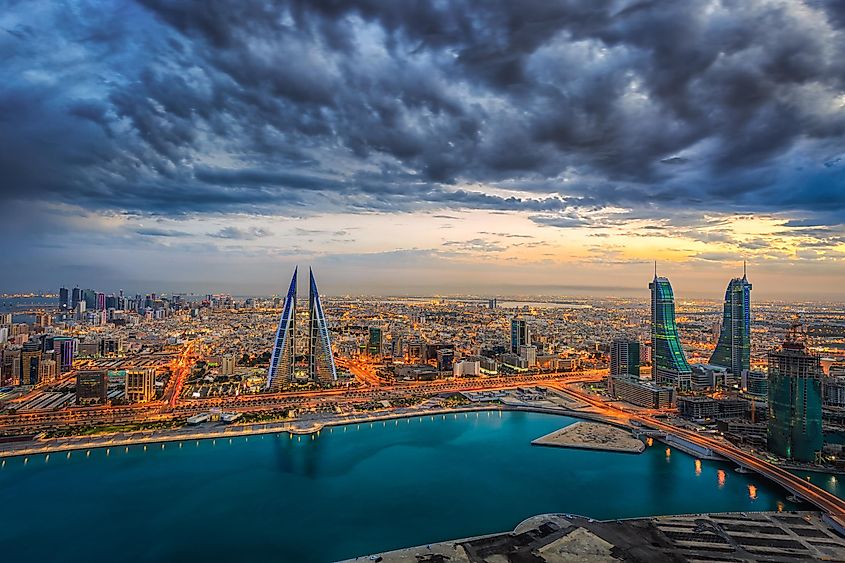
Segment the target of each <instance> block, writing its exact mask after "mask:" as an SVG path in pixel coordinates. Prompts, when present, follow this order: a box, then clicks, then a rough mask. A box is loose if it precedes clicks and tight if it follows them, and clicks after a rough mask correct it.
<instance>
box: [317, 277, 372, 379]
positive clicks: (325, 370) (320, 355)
mask: <svg viewBox="0 0 845 563" xmlns="http://www.w3.org/2000/svg"><path fill="white" fill-rule="evenodd" d="M308 278H309V282H308V287H309V289H308V378H309V379H311V380H312V381H318V382H320V383H334V382H335V381H337V368H336V366H335V363H334V354H333V353H332V343H331V340H330V339H329V325H328V322H327V321H326V315H325V314H324V313H323V304H322V302H321V301H320V292H319V291H317V282H316V281H314V272H313V271H311V269H310V268H309V269H308ZM380 342H381V339H379V343H380Z"/></svg>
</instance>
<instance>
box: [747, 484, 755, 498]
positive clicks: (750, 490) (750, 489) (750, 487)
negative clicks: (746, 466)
mask: <svg viewBox="0 0 845 563" xmlns="http://www.w3.org/2000/svg"><path fill="white" fill-rule="evenodd" d="M748 498H750V499H751V500H757V487H755V486H754V485H752V484H751V483H748Z"/></svg>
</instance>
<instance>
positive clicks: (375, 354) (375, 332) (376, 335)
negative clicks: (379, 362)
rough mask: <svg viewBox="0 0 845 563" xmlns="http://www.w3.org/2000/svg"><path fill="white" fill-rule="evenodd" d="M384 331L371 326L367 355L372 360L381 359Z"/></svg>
mask: <svg viewBox="0 0 845 563" xmlns="http://www.w3.org/2000/svg"><path fill="white" fill-rule="evenodd" d="M381 347H382V329H381V327H378V326H371V327H370V330H369V338H368V340H367V355H368V356H369V357H371V358H381V349H382V348H381Z"/></svg>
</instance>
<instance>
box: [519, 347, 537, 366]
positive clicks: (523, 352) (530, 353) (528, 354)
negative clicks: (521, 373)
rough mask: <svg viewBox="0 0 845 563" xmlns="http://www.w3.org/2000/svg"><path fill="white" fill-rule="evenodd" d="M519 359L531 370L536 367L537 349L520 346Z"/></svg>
mask: <svg viewBox="0 0 845 563" xmlns="http://www.w3.org/2000/svg"><path fill="white" fill-rule="evenodd" d="M519 357H520V358H523V359H524V360H525V363H526V364H527V365H528V367H530V368H533V367H534V366H536V365H537V347H536V346H524V345H523V346H520V347H519Z"/></svg>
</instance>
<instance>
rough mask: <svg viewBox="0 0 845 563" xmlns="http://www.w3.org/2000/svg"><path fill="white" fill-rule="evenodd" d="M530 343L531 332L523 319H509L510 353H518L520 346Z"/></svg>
mask: <svg viewBox="0 0 845 563" xmlns="http://www.w3.org/2000/svg"><path fill="white" fill-rule="evenodd" d="M530 345H531V333H530V332H529V331H528V323H527V322H526V320H525V319H519V318H513V319H511V354H517V355H519V347H520V346H530Z"/></svg>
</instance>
